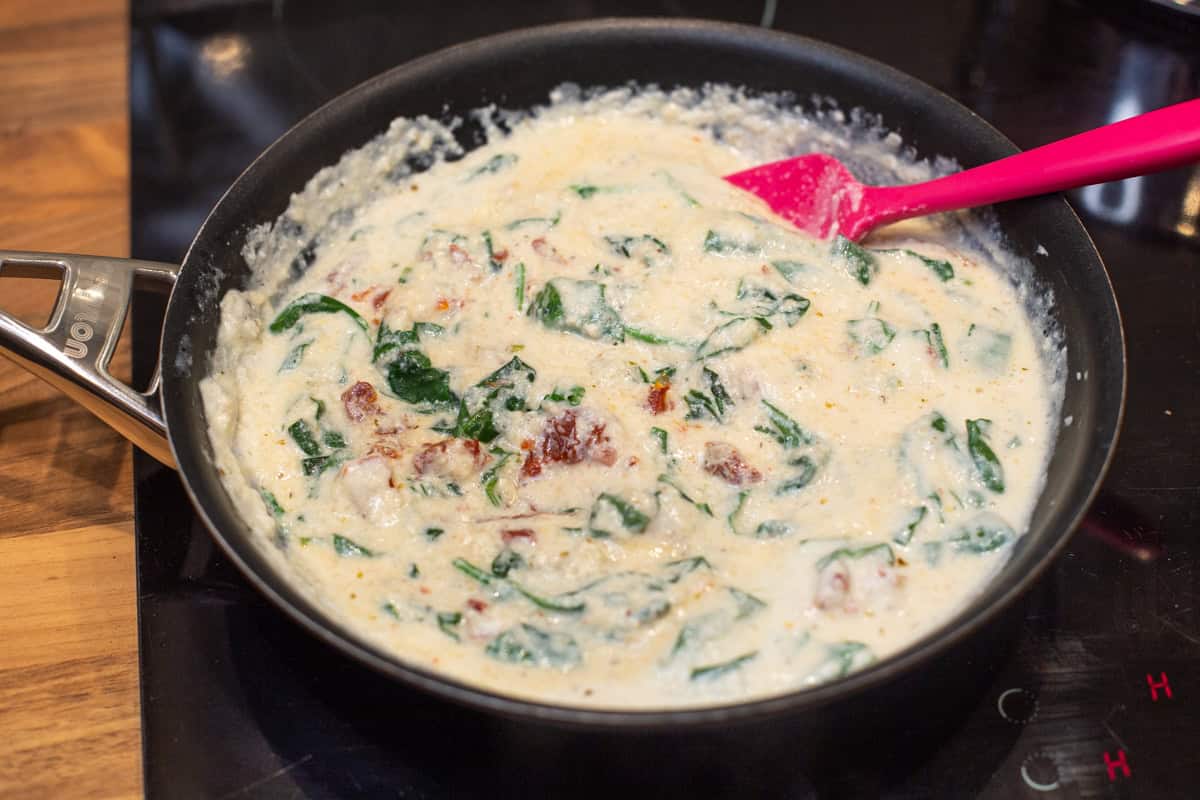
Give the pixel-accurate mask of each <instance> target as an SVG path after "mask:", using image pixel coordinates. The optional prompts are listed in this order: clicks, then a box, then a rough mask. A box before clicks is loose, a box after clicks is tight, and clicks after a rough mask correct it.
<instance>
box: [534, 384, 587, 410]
mask: <svg viewBox="0 0 1200 800" xmlns="http://www.w3.org/2000/svg"><path fill="white" fill-rule="evenodd" d="M586 393H587V389H584V388H583V387H582V386H572V387H571V388H570V389H568V390H567V392H566V394H564V393H563V392H562V391H561V390H560V389H559V388H558V387H557V386H555V387H554V389H553V390H551V392H550V394H548V395H546V396H545V397H543V398H542V403H546V402H551V403H566V404H568V405H572V406H577V405H579V404H580V403H582V402H583V396H584V395H585V394H586Z"/></svg>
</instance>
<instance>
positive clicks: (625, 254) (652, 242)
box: [604, 233, 671, 267]
mask: <svg viewBox="0 0 1200 800" xmlns="http://www.w3.org/2000/svg"><path fill="white" fill-rule="evenodd" d="M604 241H605V242H607V243H608V249H609V250H611V251H612V253H613V255H616V256H621V257H622V258H634V257H635V256H637V257H639V258H640V259H641V261H642V263H643V264H645V265H646V266H647V267H653V266H654V265H655V263H656V262H657V260H658V257H659V256H667V255H670V254H671V248H669V247H667V243H666V242H664V241H663V240H662V239H659V238H658V237H657V236H652V235H651V234H649V233H643V234H642V235H641V236H605V237H604Z"/></svg>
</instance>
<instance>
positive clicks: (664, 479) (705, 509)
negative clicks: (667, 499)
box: [658, 475, 713, 517]
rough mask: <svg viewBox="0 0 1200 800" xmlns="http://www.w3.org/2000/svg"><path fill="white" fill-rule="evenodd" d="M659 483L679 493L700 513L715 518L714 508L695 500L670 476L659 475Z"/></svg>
mask: <svg viewBox="0 0 1200 800" xmlns="http://www.w3.org/2000/svg"><path fill="white" fill-rule="evenodd" d="M658 482H659V483H665V484H666V485H667V486H670V487H671V488H672V489H674V490H675V491H676V492H678V493H679V496H680V497H682V498H683V499H684V501H685V502H687V503H690V504H691V505H692V506H693V507H694V508H695V509H696V510H697V511H699V512H700V513H702V514H705V515H706V516H709V517H711V516H713V510H712V506H710V505H709V504H708V503H701V502H700V501H699V500H695V499H693V498H692V497H691V495H689V494H688V493H687V492H685V491H684V490H683V487H681V486H680V485H679V484H678V483H676V482H675V481H674V480H673V479H672V478H671V476H670V475H659V476H658Z"/></svg>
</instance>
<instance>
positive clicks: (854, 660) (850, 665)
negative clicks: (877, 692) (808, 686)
mask: <svg viewBox="0 0 1200 800" xmlns="http://www.w3.org/2000/svg"><path fill="white" fill-rule="evenodd" d="M826 653H827V657H826V660H825V663H823V664H822V665H821V666H819V667H817V669H816V670H815V671H814V672H813V673H812V674H811V675H809V676H808V681H809V682H811V683H817V682H823V681H831V680H836V679H838V678H844V677H846V676H847V675H849V674H850V673H851V672H852V671H853V670H856V669H862V668H863V667H865V666H866V665H868V664H870V663H871V662H872V661H874V660H875V656H874V654H873V653H872V652H871V648H869V647H867V646H866V645H865V644H863V643H862V642H838V643H837V644H831V645H829V648H828V650H827V651H826Z"/></svg>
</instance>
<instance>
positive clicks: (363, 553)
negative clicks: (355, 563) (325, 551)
mask: <svg viewBox="0 0 1200 800" xmlns="http://www.w3.org/2000/svg"><path fill="white" fill-rule="evenodd" d="M333 550H334V552H335V553H337V554H338V555H339V556H343V557H351V558H374V557H375V555H376V554H375V552H374V551H373V550H368V549H367V548H365V547H363V546H362V545H361V544H355V543H354V542H352V541H350V540H349V539H347V538H346V537H345V536H342V535H341V534H337V533H335V534H334V535H333Z"/></svg>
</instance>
